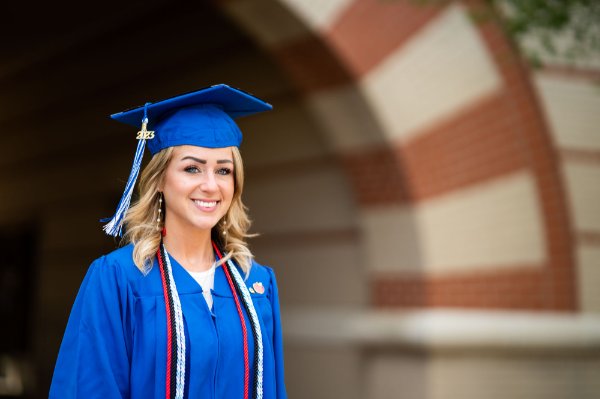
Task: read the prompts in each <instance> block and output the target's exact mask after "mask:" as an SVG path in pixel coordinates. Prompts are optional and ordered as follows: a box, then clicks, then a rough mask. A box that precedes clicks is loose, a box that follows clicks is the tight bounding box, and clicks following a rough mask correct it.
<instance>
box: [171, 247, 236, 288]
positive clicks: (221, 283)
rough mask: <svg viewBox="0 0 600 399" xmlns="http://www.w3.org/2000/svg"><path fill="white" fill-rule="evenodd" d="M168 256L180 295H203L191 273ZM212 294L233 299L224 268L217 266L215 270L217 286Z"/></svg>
mask: <svg viewBox="0 0 600 399" xmlns="http://www.w3.org/2000/svg"><path fill="white" fill-rule="evenodd" d="M168 255H169V259H170V260H171V267H172V270H173V278H174V279H175V284H176V285H177V292H179V294H180V295H181V294H198V293H202V287H200V284H198V282H197V281H196V280H194V278H193V277H192V276H191V275H190V273H188V271H187V270H185V268H184V267H183V266H182V265H181V264H180V263H179V262H178V261H177V259H175V258H174V257H173V256H172V255H171V254H168ZM236 267H237V266H236ZM240 273H242V275H243V272H241V271H240ZM212 292H213V294H214V295H216V296H220V297H233V295H232V293H231V288H230V287H229V283H228V282H227V277H225V273H224V272H223V266H217V268H216V269H215V284H214V287H213V289H212Z"/></svg>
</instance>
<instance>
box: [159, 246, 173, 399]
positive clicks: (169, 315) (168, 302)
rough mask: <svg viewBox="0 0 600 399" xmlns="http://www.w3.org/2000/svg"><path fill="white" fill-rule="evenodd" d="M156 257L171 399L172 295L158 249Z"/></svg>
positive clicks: (167, 383)
mask: <svg viewBox="0 0 600 399" xmlns="http://www.w3.org/2000/svg"><path fill="white" fill-rule="evenodd" d="M156 257H157V258H158V266H159V270H160V277H161V280H162V287H163V295H164V298H165V311H166V318H167V367H166V377H165V388H166V395H165V398H166V399H172V397H173V395H172V392H173V389H172V382H171V370H172V369H173V367H172V358H173V356H172V350H173V349H172V346H173V325H174V324H173V317H172V309H173V307H172V301H171V299H170V298H171V296H172V295H171V293H170V292H169V288H168V283H167V276H166V270H165V265H164V263H163V258H164V256H163V255H162V254H161V251H160V249H159V250H158V251H157V253H156Z"/></svg>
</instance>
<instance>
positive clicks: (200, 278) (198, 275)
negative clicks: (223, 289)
mask: <svg viewBox="0 0 600 399" xmlns="http://www.w3.org/2000/svg"><path fill="white" fill-rule="evenodd" d="M215 269H216V263H213V264H212V266H211V267H210V269H208V270H205V271H203V272H191V271H189V270H188V273H189V274H190V276H192V277H193V278H194V280H196V281H197V282H198V284H200V287H202V295H204V299H205V300H206V304H207V305H208V308H209V309H212V304H213V298H212V292H211V290H212V289H213V288H214V286H215Z"/></svg>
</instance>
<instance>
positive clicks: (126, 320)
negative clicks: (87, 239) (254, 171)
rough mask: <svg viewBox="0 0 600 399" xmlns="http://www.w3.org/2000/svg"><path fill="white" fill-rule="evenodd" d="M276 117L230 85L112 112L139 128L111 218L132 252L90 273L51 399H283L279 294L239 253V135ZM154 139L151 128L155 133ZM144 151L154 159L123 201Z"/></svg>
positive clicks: (242, 213) (245, 252)
mask: <svg viewBox="0 0 600 399" xmlns="http://www.w3.org/2000/svg"><path fill="white" fill-rule="evenodd" d="M269 109H271V106H270V105H269V104H267V103H265V102H263V101H261V100H259V99H258V98H256V97H253V96H251V95H249V94H247V93H244V92H242V91H240V90H237V89H233V88H231V87H229V86H226V85H217V86H212V87H209V88H206V89H202V90H198V91H196V92H192V93H188V94H184V95H181V96H178V97H174V98H170V99H167V100H164V101H161V102H158V103H155V104H150V103H149V104H146V105H145V106H144V107H139V108H136V109H133V110H130V111H126V112H122V113H118V114H115V115H113V116H112V117H113V118H114V119H116V120H118V121H121V122H124V123H127V124H131V125H137V126H139V124H140V122H141V124H142V129H141V130H140V131H139V132H138V138H139V139H140V141H139V143H138V149H137V152H136V158H135V161H134V166H133V168H132V173H131V175H130V178H129V181H128V182H127V186H126V190H125V194H124V196H123V198H122V199H121V202H120V203H119V207H118V210H117V213H116V214H115V216H114V217H113V218H112V220H111V221H110V223H109V224H108V225H107V226H105V229H106V230H107V232H108V233H109V234H113V235H117V234H119V233H120V232H121V228H122V226H124V230H125V234H124V236H123V238H124V241H125V242H126V243H128V244H127V245H126V246H124V247H122V248H120V249H118V250H116V251H114V252H112V253H110V254H108V255H106V256H103V257H101V258H99V259H97V260H96V261H94V262H93V263H92V265H91V266H90V268H89V271H88V273H87V275H86V277H85V279H84V281H83V283H82V285H81V288H80V290H79V293H78V295H77V298H76V300H75V304H74V305H73V309H72V311H71V316H70V318H69V322H68V325H67V329H66V331H65V335H64V338H63V342H62V345H61V348H60V353H59V356H58V360H57V363H56V368H55V371H54V377H53V380H52V386H51V388H50V397H51V398H61V399H64V398H86V399H88V398H144V399H147V398H165V397H166V398H167V399H168V398H218V399H222V398H236V399H237V398H251V397H252V398H285V397H286V392H285V386H284V379H283V353H282V346H283V345H282V338H281V327H280V318H279V303H278V293H277V284H276V281H275V276H274V274H273V271H272V270H271V269H270V268H268V267H265V266H261V265H259V264H257V263H256V262H254V261H253V259H252V254H251V252H250V251H249V249H248V247H247V246H246V243H245V238H246V237H248V233H247V231H248V228H249V224H250V223H249V219H248V217H247V215H246V210H245V207H244V205H243V203H242V199H241V195H242V189H243V180H244V179H243V176H244V174H243V167H242V160H241V157H240V153H239V150H238V146H239V144H240V142H241V139H242V136H241V132H240V130H239V128H238V127H237V125H236V124H235V122H234V121H233V118H235V117H238V116H243V115H249V114H253V113H256V112H261V111H265V110H269ZM148 129H154V130H148ZM146 143H147V144H148V147H149V149H150V152H151V153H152V155H153V158H152V159H151V161H150V162H149V164H148V165H147V167H146V168H145V170H144V172H143V174H142V176H141V179H140V196H139V200H138V202H137V203H136V204H135V205H133V206H132V207H131V209H128V208H129V201H130V198H131V193H132V191H133V186H134V185H135V181H136V178H137V173H138V170H139V166H140V163H141V159H142V155H143V151H144V146H145V144H146Z"/></svg>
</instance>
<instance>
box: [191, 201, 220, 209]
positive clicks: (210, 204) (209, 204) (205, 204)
mask: <svg viewBox="0 0 600 399" xmlns="http://www.w3.org/2000/svg"><path fill="white" fill-rule="evenodd" d="M194 202H195V203H196V205H199V206H201V207H204V208H212V207H213V206H216V205H217V201H210V202H206V201H200V200H194Z"/></svg>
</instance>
